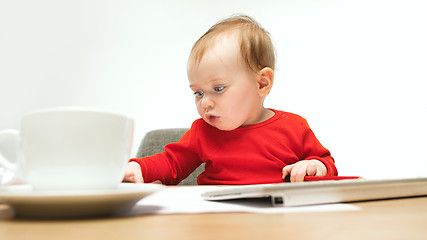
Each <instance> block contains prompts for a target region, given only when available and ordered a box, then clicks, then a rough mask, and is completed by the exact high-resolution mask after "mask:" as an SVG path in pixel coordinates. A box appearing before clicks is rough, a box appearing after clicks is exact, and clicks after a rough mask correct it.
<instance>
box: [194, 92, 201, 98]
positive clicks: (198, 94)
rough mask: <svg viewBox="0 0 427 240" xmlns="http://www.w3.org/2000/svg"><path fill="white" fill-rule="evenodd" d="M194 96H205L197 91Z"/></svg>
mask: <svg viewBox="0 0 427 240" xmlns="http://www.w3.org/2000/svg"><path fill="white" fill-rule="evenodd" d="M194 95H195V96H196V97H201V96H203V92H202V91H195V92H194Z"/></svg>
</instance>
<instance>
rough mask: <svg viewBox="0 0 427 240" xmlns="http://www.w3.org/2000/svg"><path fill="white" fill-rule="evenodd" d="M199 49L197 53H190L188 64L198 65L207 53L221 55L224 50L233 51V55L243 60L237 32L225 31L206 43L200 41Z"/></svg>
mask: <svg viewBox="0 0 427 240" xmlns="http://www.w3.org/2000/svg"><path fill="white" fill-rule="evenodd" d="M200 45H201V46H199V49H197V50H196V51H195V53H193V54H190V56H189V59H188V65H190V64H192V65H193V64H194V65H198V64H200V62H201V61H202V59H203V58H204V57H205V56H206V55H211V54H212V55H216V56H219V55H221V53H224V51H226V52H228V53H230V54H231V53H232V54H233V57H235V58H238V59H239V61H240V60H241V61H243V56H242V53H241V46H240V41H239V36H238V34H236V33H232V32H225V33H222V34H218V35H216V36H215V37H212V38H210V39H209V40H206V42H205V43H200Z"/></svg>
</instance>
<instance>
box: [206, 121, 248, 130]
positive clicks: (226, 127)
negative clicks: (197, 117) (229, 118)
mask: <svg viewBox="0 0 427 240" xmlns="http://www.w3.org/2000/svg"><path fill="white" fill-rule="evenodd" d="M203 120H204V121H205V122H206V123H207V124H209V125H211V126H212V127H214V128H216V129H218V130H221V131H232V130H235V129H237V128H239V127H240V125H237V126H233V125H225V124H222V123H221V122H219V121H217V122H215V121H209V120H208V119H203Z"/></svg>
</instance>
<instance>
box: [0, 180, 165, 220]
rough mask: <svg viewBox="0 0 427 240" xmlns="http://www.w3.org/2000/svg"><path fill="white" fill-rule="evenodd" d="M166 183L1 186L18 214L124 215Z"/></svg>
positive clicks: (1, 192) (1, 194)
mask: <svg viewBox="0 0 427 240" xmlns="http://www.w3.org/2000/svg"><path fill="white" fill-rule="evenodd" d="M162 188H163V186H162V185H160V184H134V183H122V184H120V185H119V187H118V188H117V189H114V190H93V191H89V190H85V191H35V190H33V188H32V187H31V186H29V185H13V186H3V187H0V202H1V201H4V202H5V203H6V204H9V205H10V206H11V207H12V208H13V210H14V211H15V215H17V216H24V217H37V218H40V217H41V218H70V217H95V216H108V215H120V214H124V213H126V212H129V211H130V210H131V209H132V207H133V206H134V205H135V203H136V202H138V201H139V200H140V199H141V198H143V197H145V196H148V195H150V194H151V193H154V192H156V191H158V190H160V189H162Z"/></svg>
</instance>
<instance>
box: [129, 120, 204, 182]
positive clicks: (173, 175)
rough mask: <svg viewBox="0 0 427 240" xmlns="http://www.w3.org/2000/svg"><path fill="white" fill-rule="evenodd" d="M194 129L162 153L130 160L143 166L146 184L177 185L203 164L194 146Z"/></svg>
mask: <svg viewBox="0 0 427 240" xmlns="http://www.w3.org/2000/svg"><path fill="white" fill-rule="evenodd" d="M193 126H194V125H193ZM194 128H195V127H194ZM194 128H193V127H192V128H191V129H190V130H189V131H188V132H187V133H185V134H184V136H183V137H182V138H181V139H180V140H179V141H178V142H176V143H170V144H168V145H166V146H165V151H164V152H162V153H158V154H155V155H152V156H148V157H145V158H132V159H130V160H129V162H131V161H134V162H137V163H138V164H139V165H140V166H141V171H142V176H143V178H144V182H148V183H149V182H154V181H156V180H160V181H161V182H162V183H163V184H166V185H176V184H178V183H179V182H181V181H182V180H183V179H185V178H186V177H187V176H188V175H190V173H192V172H193V171H194V170H195V169H196V168H197V167H198V166H199V165H200V164H201V161H200V159H199V157H198V155H197V152H196V149H195V146H196V145H195V144H194V132H195V129H194Z"/></svg>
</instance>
